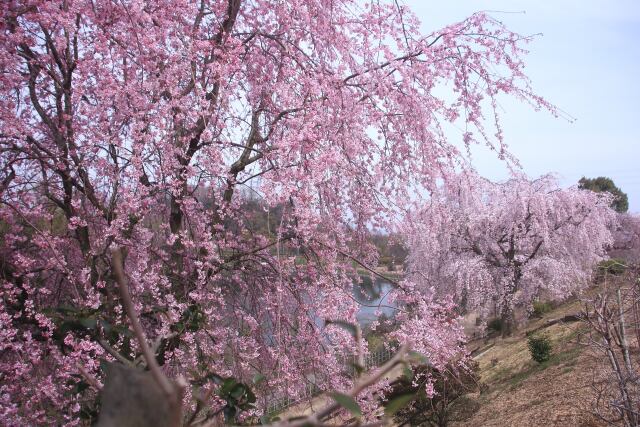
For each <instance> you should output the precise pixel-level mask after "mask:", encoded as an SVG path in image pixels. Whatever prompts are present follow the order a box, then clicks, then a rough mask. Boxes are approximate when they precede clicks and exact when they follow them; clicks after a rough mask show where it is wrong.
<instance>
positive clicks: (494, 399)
mask: <svg viewBox="0 0 640 427" xmlns="http://www.w3.org/2000/svg"><path fill="white" fill-rule="evenodd" d="M579 309H580V305H579V303H578V302H571V303H567V304H564V305H562V306H560V307H558V308H557V309H555V310H553V311H551V312H549V313H546V314H545V315H544V316H543V318H541V319H538V320H535V321H532V322H530V323H529V324H528V325H526V327H523V328H522V329H521V330H520V331H518V332H517V334H516V335H514V336H513V337H510V338H508V339H504V340H502V339H495V340H490V341H489V342H486V343H485V342H483V343H482V344H481V345H480V348H479V351H478V353H477V356H476V357H475V359H476V360H477V361H478V362H479V364H480V378H481V380H480V381H481V390H482V391H481V392H479V393H475V394H471V395H468V396H466V397H464V398H463V400H462V401H461V402H458V403H457V404H456V405H455V407H454V416H453V417H452V418H453V419H454V420H455V421H454V422H453V423H452V425H453V426H458V427H462V426H520V427H526V426H532V427H533V426H536V427H537V426H585V427H586V426H599V425H602V424H600V423H598V422H597V421H596V420H595V419H594V418H593V417H592V416H591V415H589V405H590V402H591V394H590V393H591V391H590V388H589V387H590V384H591V380H592V377H591V375H592V372H594V369H595V367H596V361H595V360H594V359H593V358H592V357H590V355H589V353H588V351H587V350H585V349H584V347H583V346H582V345H580V344H579V342H580V336H581V333H582V332H583V331H584V329H582V328H584V326H582V325H581V324H580V322H570V323H559V324H555V325H553V326H550V327H547V328H544V329H542V330H541V332H542V331H543V332H544V333H546V334H547V336H548V337H549V338H550V339H551V340H552V342H553V347H554V349H553V354H552V356H551V358H550V359H549V360H548V361H547V362H544V363H542V364H539V363H537V362H534V361H533V360H531V356H530V353H529V349H528V347H527V337H526V332H527V331H532V330H535V329H536V328H538V327H540V326H542V325H543V324H544V323H545V322H547V321H548V320H550V319H555V318H559V317H562V316H564V315H566V314H569V313H575V312H577V311H578V310H579ZM477 345H479V344H478V343H477Z"/></svg>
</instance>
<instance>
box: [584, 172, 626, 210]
mask: <svg viewBox="0 0 640 427" xmlns="http://www.w3.org/2000/svg"><path fill="white" fill-rule="evenodd" d="M578 187H580V188H584V189H586V190H591V191H595V192H596V193H601V192H607V193H610V194H611V195H612V196H613V200H612V201H611V207H612V208H613V209H615V210H616V212H619V213H624V212H626V211H627V210H629V198H628V197H627V194H626V193H623V192H622V190H621V189H620V188H618V186H616V185H615V184H614V183H613V180H612V179H611V178H607V177H604V176H599V177H597V178H585V177H582V178H580V181H578Z"/></svg>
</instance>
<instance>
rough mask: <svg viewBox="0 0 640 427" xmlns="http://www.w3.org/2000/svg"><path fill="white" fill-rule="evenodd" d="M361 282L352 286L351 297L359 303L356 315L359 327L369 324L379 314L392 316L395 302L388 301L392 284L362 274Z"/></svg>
mask: <svg viewBox="0 0 640 427" xmlns="http://www.w3.org/2000/svg"><path fill="white" fill-rule="evenodd" d="M361 279H362V283H359V284H358V283H356V284H354V286H353V294H352V295H353V297H354V298H355V300H356V301H358V303H360V304H361V306H360V310H359V311H358V314H357V315H356V318H357V320H358V323H359V324H360V326H361V327H365V326H368V325H370V324H371V323H372V322H373V321H375V320H376V319H377V318H378V317H379V316H380V315H382V314H384V315H385V316H387V317H392V316H393V315H394V314H395V313H396V311H397V310H395V309H394V307H395V306H396V305H395V303H392V302H389V296H390V294H391V292H392V291H393V285H392V284H391V283H389V282H387V281H386V280H383V279H381V278H375V279H371V278H370V277H367V276H363V277H362V278H361Z"/></svg>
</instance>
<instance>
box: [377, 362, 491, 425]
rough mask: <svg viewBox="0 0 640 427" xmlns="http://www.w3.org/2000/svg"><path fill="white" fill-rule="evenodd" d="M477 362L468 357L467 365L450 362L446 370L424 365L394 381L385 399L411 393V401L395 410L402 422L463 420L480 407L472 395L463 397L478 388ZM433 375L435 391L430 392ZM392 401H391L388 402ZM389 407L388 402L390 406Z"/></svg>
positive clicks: (439, 422) (401, 423) (435, 423)
mask: <svg viewBox="0 0 640 427" xmlns="http://www.w3.org/2000/svg"><path fill="white" fill-rule="evenodd" d="M478 369H479V366H478V363H477V362H474V361H468V362H467V366H466V368H462V367H460V366H459V365H457V364H450V365H448V366H447V367H446V368H445V369H443V370H441V371H440V370H438V369H435V368H433V367H431V366H427V365H421V366H417V367H415V368H414V369H413V371H410V372H409V375H407V373H405V375H403V376H401V377H400V378H398V379H397V380H396V381H394V382H393V383H392V384H391V388H390V390H389V392H388V393H387V395H386V396H385V398H386V400H387V401H389V402H394V401H398V400H399V399H400V398H402V397H404V396H407V397H409V398H410V399H411V400H410V403H411V404H409V405H406V406H404V407H403V408H402V409H400V410H399V411H397V412H396V413H395V414H394V418H395V421H396V422H397V423H398V424H399V425H411V426H417V425H426V426H438V427H445V426H447V425H448V423H449V421H454V418H455V419H456V420H460V421H462V420H464V419H466V418H468V417H470V416H471V415H472V414H473V413H474V412H476V411H477V410H478V408H479V405H478V403H477V402H475V401H473V400H472V399H461V398H463V397H464V396H465V395H466V394H468V393H473V392H475V391H477V389H478V381H479V376H478ZM428 379H430V380H431V381H432V384H433V390H434V392H435V394H434V395H433V396H428V395H427V393H426V388H425V383H426V381H427V380H428ZM387 405H389V404H387ZM387 407H388V406H387Z"/></svg>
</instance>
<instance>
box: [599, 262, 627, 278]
mask: <svg viewBox="0 0 640 427" xmlns="http://www.w3.org/2000/svg"><path fill="white" fill-rule="evenodd" d="M626 269H627V264H626V262H625V260H623V259H619V258H611V259H607V260H604V261H600V263H599V264H598V275H599V276H604V275H607V274H610V275H613V276H620V275H621V274H622V273H624V272H625V270H626Z"/></svg>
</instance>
